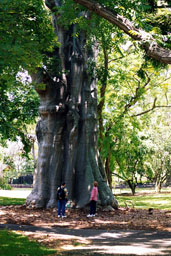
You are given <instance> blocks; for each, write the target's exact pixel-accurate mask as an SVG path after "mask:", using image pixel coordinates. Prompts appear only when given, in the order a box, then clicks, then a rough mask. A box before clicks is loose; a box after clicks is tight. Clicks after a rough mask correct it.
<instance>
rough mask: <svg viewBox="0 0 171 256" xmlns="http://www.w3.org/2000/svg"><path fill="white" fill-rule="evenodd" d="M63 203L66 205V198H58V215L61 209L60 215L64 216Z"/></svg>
mask: <svg viewBox="0 0 171 256" xmlns="http://www.w3.org/2000/svg"><path fill="white" fill-rule="evenodd" d="M65 205H66V199H61V200H58V215H61V211H62V216H65Z"/></svg>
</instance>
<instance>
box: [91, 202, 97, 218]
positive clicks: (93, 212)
mask: <svg viewBox="0 0 171 256" xmlns="http://www.w3.org/2000/svg"><path fill="white" fill-rule="evenodd" d="M94 214H96V201H94V200H91V201H90V215H94Z"/></svg>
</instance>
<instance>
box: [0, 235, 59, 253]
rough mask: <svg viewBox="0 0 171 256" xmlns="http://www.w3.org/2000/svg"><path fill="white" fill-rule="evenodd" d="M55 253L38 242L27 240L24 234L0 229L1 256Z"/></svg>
mask: <svg viewBox="0 0 171 256" xmlns="http://www.w3.org/2000/svg"><path fill="white" fill-rule="evenodd" d="M53 253H56V250H52V249H48V248H46V247H44V246H41V245H40V244H38V243H36V242H33V241H29V239H28V238H27V237H25V236H22V235H19V234H16V233H14V232H12V231H7V230H0V255H3V256H19V255H24V256H31V255H32V256H33V255H34V256H43V255H50V254H53Z"/></svg>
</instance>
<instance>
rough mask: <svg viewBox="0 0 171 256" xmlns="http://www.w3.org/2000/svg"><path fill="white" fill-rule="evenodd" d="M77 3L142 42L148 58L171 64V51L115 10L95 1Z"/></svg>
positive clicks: (79, 1) (88, 0)
mask: <svg viewBox="0 0 171 256" xmlns="http://www.w3.org/2000/svg"><path fill="white" fill-rule="evenodd" d="M73 1H74V2H75V3H78V4H81V5H82V6H84V7H86V8H87V9H89V10H90V11H93V12H94V13H96V14H97V15H99V16H100V17H102V18H104V19H106V20H108V21H109V22H110V23H112V24H114V25H116V26H118V27H119V28H120V29H121V30H123V31H124V32H125V33H126V34H127V35H129V36H130V37H131V38H133V39H134V40H137V41H140V42H141V46H142V48H143V49H145V51H146V54H147V56H149V57H151V58H153V59H155V60H157V61H160V62H162V63H165V64H171V51H170V50H169V49H165V48H162V47H161V46H159V45H158V44H157V42H156V41H155V39H154V38H153V37H152V35H151V34H150V33H147V32H146V31H144V30H142V29H138V28H136V27H135V26H134V24H133V22H131V21H129V20H128V19H127V18H125V17H123V16H121V15H119V14H117V13H116V12H114V11H113V10H111V9H109V8H106V7H104V6H102V5H101V4H99V3H97V2H95V1H93V0H73Z"/></svg>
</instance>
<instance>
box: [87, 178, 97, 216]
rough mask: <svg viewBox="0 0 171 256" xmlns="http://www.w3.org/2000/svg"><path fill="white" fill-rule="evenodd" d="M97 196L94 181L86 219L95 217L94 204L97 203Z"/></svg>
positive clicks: (95, 182)
mask: <svg viewBox="0 0 171 256" xmlns="http://www.w3.org/2000/svg"><path fill="white" fill-rule="evenodd" d="M97 196H98V183H97V181H94V186H93V188H92V191H91V197H90V214H89V215H87V217H94V216H95V215H96V203H97Z"/></svg>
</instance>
